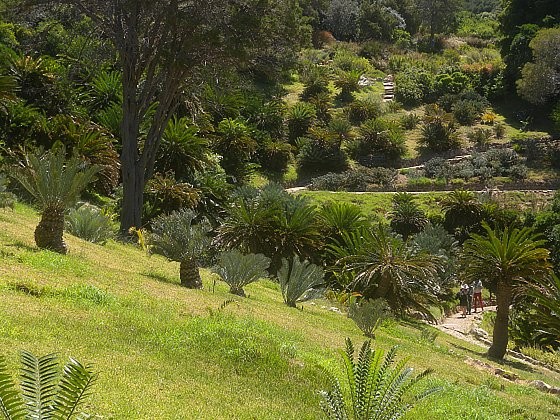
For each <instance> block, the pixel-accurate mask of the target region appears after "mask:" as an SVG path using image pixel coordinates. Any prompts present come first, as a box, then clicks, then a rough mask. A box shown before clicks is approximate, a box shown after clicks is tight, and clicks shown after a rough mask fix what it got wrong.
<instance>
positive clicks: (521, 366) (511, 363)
mask: <svg viewBox="0 0 560 420" xmlns="http://www.w3.org/2000/svg"><path fill="white" fill-rule="evenodd" d="M449 344H450V345H451V346H453V347H455V348H456V349H458V350H462V351H464V352H466V353H469V354H471V355H475V356H476V357H477V358H479V359H483V360H484V361H488V362H492V363H496V364H498V365H500V366H502V367H507V368H509V369H517V370H522V371H524V372H527V373H536V372H537V371H536V370H535V369H534V368H533V367H531V366H529V365H527V364H526V363H523V362H520V361H517V360H510V359H503V360H499V359H494V358H491V357H488V353H487V351H486V350H481V351H476V350H473V349H469V348H467V347H465V346H462V345H461V344H455V343H449Z"/></svg>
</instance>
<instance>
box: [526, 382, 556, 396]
mask: <svg viewBox="0 0 560 420" xmlns="http://www.w3.org/2000/svg"><path fill="white" fill-rule="evenodd" d="M529 385H531V386H534V387H535V388H537V389H538V390H539V391H543V392H547V393H549V394H555V395H560V388H557V387H554V386H551V385H549V384H547V383H546V382H543V381H538V380H537V381H531V382H529Z"/></svg>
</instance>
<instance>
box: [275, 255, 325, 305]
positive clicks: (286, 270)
mask: <svg viewBox="0 0 560 420" xmlns="http://www.w3.org/2000/svg"><path fill="white" fill-rule="evenodd" d="M323 278H324V272H323V269H322V268H321V267H319V266H316V265H315V264H311V263H310V262H309V261H307V260H304V261H301V260H300V259H299V258H298V257H293V258H291V259H290V261H288V260H287V259H285V258H283V259H282V267H281V268H280V270H279V271H278V280H279V282H280V288H281V289H282V296H283V298H284V302H285V303H286V305H288V306H291V307H295V306H296V303H297V302H303V301H305V300H309V299H311V298H312V297H313V296H314V293H312V292H313V290H314V289H317V288H318V287H320V286H322V285H323V283H324V280H323Z"/></svg>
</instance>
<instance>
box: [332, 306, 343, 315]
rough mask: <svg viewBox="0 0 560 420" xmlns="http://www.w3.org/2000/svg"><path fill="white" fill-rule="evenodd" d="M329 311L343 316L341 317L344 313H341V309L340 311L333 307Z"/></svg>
mask: <svg viewBox="0 0 560 420" xmlns="http://www.w3.org/2000/svg"><path fill="white" fill-rule="evenodd" d="M329 311H331V312H335V313H337V314H341V315H342V311H341V310H340V309H338V308H337V307H336V306H331V307H330V308H329Z"/></svg>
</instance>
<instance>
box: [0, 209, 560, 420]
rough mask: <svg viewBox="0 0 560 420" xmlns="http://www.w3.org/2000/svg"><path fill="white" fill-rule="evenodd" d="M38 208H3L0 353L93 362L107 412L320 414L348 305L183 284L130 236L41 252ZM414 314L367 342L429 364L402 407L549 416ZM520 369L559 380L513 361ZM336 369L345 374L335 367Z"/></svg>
mask: <svg viewBox="0 0 560 420" xmlns="http://www.w3.org/2000/svg"><path fill="white" fill-rule="evenodd" d="M37 221H38V216H37V214H36V213H35V212H34V211H33V210H32V209H30V208H29V207H26V206H23V205H17V206H16V209H15V211H13V212H12V211H10V210H7V211H0V296H1V298H0V353H2V354H6V355H7V356H8V361H9V363H10V366H12V367H15V365H16V360H17V357H18V355H17V349H27V350H30V351H33V352H35V353H36V354H47V353H51V352H57V353H59V354H60V355H61V356H62V357H63V358H66V357H69V356H73V357H76V358H78V359H79V360H81V361H83V362H86V363H92V364H93V365H94V369H95V371H96V372H98V373H99V379H98V382H97V384H96V386H95V392H94V395H93V397H92V398H91V400H90V405H89V406H88V407H87V409H88V411H89V412H92V413H97V414H98V415H100V416H102V417H103V418H115V419H126V418H130V419H153V418H165V419H173V418H176V419H184V418H239V419H279V418H282V419H288V418H293V419H296V418H297V419H302V418H306V419H307V418H319V417H320V415H321V411H320V408H319V395H318V391H319V390H321V389H328V386H329V385H328V383H327V375H326V372H325V369H326V370H328V371H333V372H337V371H338V370H339V369H340V367H341V364H340V356H339V354H338V352H337V350H339V349H341V348H342V347H343V343H344V339H345V338H346V337H350V338H352V339H353V340H354V341H355V342H360V341H361V339H362V337H360V333H359V331H358V329H357V328H356V327H355V325H354V324H353V322H352V321H351V320H350V319H348V318H347V317H346V316H344V315H341V314H339V313H336V312H332V311H329V310H328V308H329V307H331V306H332V304H331V303H330V302H327V301H323V300H319V301H314V302H313V303H308V304H304V305H303V309H302V310H298V309H293V308H288V307H287V306H285V305H284V304H283V302H282V298H281V295H280V292H279V291H278V287H277V285H276V284H274V283H272V282H268V281H263V282H259V283H256V284H252V285H249V286H247V287H246V292H247V294H248V295H249V297H248V298H246V299H242V298H236V299H235V301H233V302H231V299H232V295H230V294H228V293H227V291H228V287H227V286H226V285H225V284H223V283H220V282H218V283H214V278H213V277H212V275H210V274H209V272H208V271H205V270H202V277H203V282H204V290H187V289H185V288H182V287H180V285H179V278H178V270H177V267H176V265H178V264H176V263H169V262H167V261H166V260H164V259H162V258H161V257H158V256H152V257H151V258H146V256H145V254H144V252H143V251H141V250H139V249H137V247H135V246H133V245H123V244H119V243H116V242H112V241H110V242H109V243H107V244H106V245H105V246H99V245H94V244H91V243H89V242H84V241H82V240H80V239H77V238H75V237H73V236H71V235H67V242H68V244H69V246H70V248H71V254H70V255H67V256H63V255H59V254H56V253H53V252H50V251H39V250H38V249H36V248H35V246H34V245H33V242H32V238H33V229H34V227H35V225H36V223H37ZM423 328H426V327H424V326H423V325H422V324H419V323H416V322H412V321H399V322H397V321H387V322H385V324H384V325H383V326H382V327H381V328H380V329H379V330H378V332H377V333H376V339H375V340H374V344H373V345H374V347H379V348H383V349H388V348H389V347H390V346H392V345H395V344H397V345H399V346H400V348H399V353H398V357H399V358H405V357H408V358H410V360H409V362H408V364H409V365H412V366H414V367H415V368H418V369H425V368H431V369H433V370H434V373H433V374H432V375H431V377H430V379H429V380H428V381H426V382H424V383H423V384H422V385H421V386H422V387H429V386H434V385H435V386H441V387H442V388H443V389H442V391H441V393H439V394H438V395H437V396H434V397H431V398H429V399H427V400H426V401H424V402H423V403H421V404H420V405H419V406H417V407H416V408H415V409H414V410H412V411H411V412H410V413H409V414H408V415H407V417H406V418H409V419H460V418H477V419H515V418H517V419H527V418H534V419H550V418H554V417H556V416H560V409H559V407H558V398H557V397H556V396H553V395H547V394H543V393H541V392H540V391H538V390H536V389H534V388H531V387H529V386H526V385H520V384H514V383H510V382H507V381H505V380H503V379H501V378H497V377H494V376H492V375H490V374H488V373H486V372H480V371H478V370H476V369H475V368H473V367H471V366H469V365H467V364H466V363H465V362H464V361H465V359H466V358H468V357H471V358H479V357H481V356H482V354H483V352H484V350H483V349H482V348H480V347H478V346H475V345H471V344H468V343H465V342H462V341H460V340H457V339H455V338H453V337H451V336H447V335H444V334H442V335H439V336H438V337H437V338H436V340H435V342H433V343H432V342H430V341H429V340H426V339H423V338H422V329H423ZM502 368H504V369H506V370H511V371H513V372H515V373H516V374H518V375H519V376H520V377H521V378H523V379H542V380H545V381H546V382H548V383H550V384H556V385H558V384H560V377H559V376H558V375H556V376H554V375H553V374H548V375H546V376H544V375H543V374H542V373H540V372H536V371H533V370H531V369H529V368H527V367H525V366H523V365H521V364H518V363H516V362H504V364H503V366H502ZM339 373H340V372H339Z"/></svg>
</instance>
